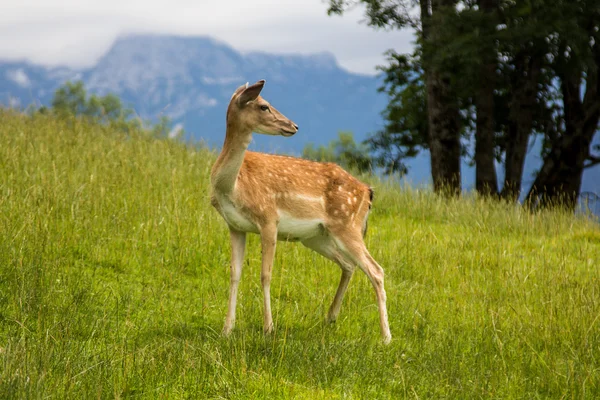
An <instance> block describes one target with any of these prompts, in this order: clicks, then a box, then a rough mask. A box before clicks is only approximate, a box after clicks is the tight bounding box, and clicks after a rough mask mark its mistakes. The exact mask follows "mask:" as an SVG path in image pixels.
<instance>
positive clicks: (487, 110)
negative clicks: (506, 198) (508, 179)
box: [475, 0, 498, 196]
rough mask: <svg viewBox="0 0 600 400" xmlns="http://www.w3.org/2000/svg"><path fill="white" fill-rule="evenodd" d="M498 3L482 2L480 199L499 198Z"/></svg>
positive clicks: (478, 147)
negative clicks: (494, 17)
mask: <svg viewBox="0 0 600 400" xmlns="http://www.w3.org/2000/svg"><path fill="white" fill-rule="evenodd" d="M496 5H497V0H479V8H480V10H481V11H482V12H483V13H485V14H486V15H485V17H486V18H484V20H483V22H484V25H483V26H482V30H483V35H485V40H486V43H485V44H484V47H483V49H482V51H484V52H485V53H484V54H483V56H482V58H483V62H482V63H481V66H480V68H479V89H478V92H477V96H476V99H475V106H476V108H477V119H476V122H475V123H476V126H475V189H476V190H477V192H478V193H479V194H480V195H483V196H490V195H497V194H498V178H497V177H496V167H495V164H494V133H495V131H494V88H495V84H496V64H497V59H496V49H495V45H494V37H493V34H494V32H495V29H496V27H495V24H494V23H493V21H491V20H489V19H490V18H489V17H490V16H491V14H492V13H493V12H494V10H495V7H496Z"/></svg>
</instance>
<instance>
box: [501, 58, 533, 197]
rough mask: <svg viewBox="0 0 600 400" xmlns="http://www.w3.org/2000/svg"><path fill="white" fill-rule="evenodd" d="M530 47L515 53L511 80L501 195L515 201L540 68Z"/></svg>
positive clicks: (518, 192)
mask: <svg viewBox="0 0 600 400" xmlns="http://www.w3.org/2000/svg"><path fill="white" fill-rule="evenodd" d="M532 51H534V50H530V51H528V52H526V51H523V52H521V54H519V55H517V59H516V62H515V70H516V72H515V73H516V74H517V76H516V77H515V79H514V80H513V83H512V85H511V86H512V89H513V91H514V95H513V97H512V100H511V102H510V123H509V126H508V132H507V135H506V136H507V143H506V160H505V175H504V186H503V187H502V193H501V195H502V197H503V198H505V199H508V200H512V201H516V200H518V199H519V195H520V193H521V186H522V182H523V167H524V165H525V156H526V155H527V142H528V141H529V135H530V134H531V130H532V128H533V113H534V107H535V103H536V95H537V83H538V79H539V76H540V72H541V59H540V57H539V56H538V55H535V54H531V52H532Z"/></svg>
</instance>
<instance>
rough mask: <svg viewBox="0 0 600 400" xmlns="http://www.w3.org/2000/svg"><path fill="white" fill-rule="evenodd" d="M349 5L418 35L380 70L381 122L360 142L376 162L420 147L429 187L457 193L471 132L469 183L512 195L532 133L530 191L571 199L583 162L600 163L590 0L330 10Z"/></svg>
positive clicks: (374, 0)
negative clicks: (534, 160)
mask: <svg viewBox="0 0 600 400" xmlns="http://www.w3.org/2000/svg"><path fill="white" fill-rule="evenodd" d="M357 4H363V5H364V6H365V9H366V11H365V14H366V16H367V22H368V23H369V24H370V25H371V26H374V27H379V28H387V29H396V28H404V27H408V26H409V27H412V28H414V29H415V31H416V35H417V42H416V44H417V45H416V48H415V51H414V53H413V54H411V55H402V54H396V53H394V52H393V51H391V52H389V53H388V54H389V55H390V56H389V58H388V59H389V61H390V64H389V65H388V66H386V67H383V68H381V70H382V71H383V72H384V75H385V83H384V87H383V88H382V90H384V91H386V92H387V93H388V94H389V96H390V104H389V105H388V107H387V109H386V111H385V112H384V117H385V118H386V121H387V122H386V126H385V128H384V129H383V130H382V131H381V132H378V133H377V134H376V135H374V136H372V137H371V138H370V139H369V144H370V145H371V148H372V150H373V151H374V153H375V155H376V161H377V162H378V163H379V164H380V165H382V164H383V165H384V168H385V169H386V170H387V171H389V170H390V169H394V168H403V166H404V164H403V159H404V158H406V157H412V156H414V155H415V154H417V153H418V152H419V151H420V150H422V149H428V150H429V151H430V153H431V167H432V177H433V181H434V189H435V190H436V191H440V190H441V187H444V186H443V185H444V184H448V183H449V184H450V186H449V187H450V190H451V192H455V191H456V190H457V188H458V187H459V186H458V185H459V182H455V181H453V179H455V178H457V177H460V167H459V166H458V165H457V160H460V157H461V156H464V155H466V154H467V149H468V148H467V147H464V146H463V147H461V144H460V141H461V138H462V140H463V141H464V142H465V143H469V142H471V141H472V140H474V145H475V146H474V154H473V161H474V164H475V168H476V182H475V185H476V189H477V191H478V192H479V193H480V194H483V195H496V194H501V195H502V197H504V198H506V199H509V200H511V201H516V200H517V199H519V198H520V192H521V189H522V188H523V186H524V183H523V171H524V165H525V158H526V154H527V151H528V147H529V146H528V145H529V141H530V139H531V138H532V137H533V136H541V137H542V139H543V143H544V146H543V153H542V155H543V156H544V165H543V167H542V169H541V171H540V172H539V174H538V175H537V177H536V180H535V182H534V186H533V187H532V189H531V190H530V192H529V195H528V198H529V199H530V200H532V202H533V203H536V204H537V203H548V201H549V202H551V203H552V202H554V203H555V202H556V201H558V200H561V201H563V202H565V203H564V204H565V205H567V206H568V207H570V208H573V207H574V205H575V201H576V198H577V193H579V190H580V186H581V175H582V173H583V170H584V169H585V168H588V167H590V166H593V165H596V164H598V163H600V156H599V155H596V154H594V151H593V150H594V149H591V148H590V146H591V143H592V140H593V137H594V134H595V133H596V131H597V127H598V119H599V117H600V95H599V94H600V86H599V84H598V81H599V78H598V73H599V68H600V62H599V61H600V55H599V53H600V51H599V50H598V46H599V45H598V44H597V43H598V40H600V37H598V36H599V29H600V27H599V22H600V11H599V10H600V0H576V1H567V0H559V1H550V0H518V1H512V0H510V1H509V0H461V1H458V0H455V1H452V0H419V1H418V2H416V1H413V2H410V1H402V0H356V1H345V0H330V8H329V13H342V12H343V11H344V10H346V9H347V8H349V7H352V6H355V5H357ZM413 4H415V5H419V10H420V15H419V17H416V18H413V17H412V16H411V13H410V7H411V5H413ZM416 119H419V120H420V121H426V122H427V127H424V126H423V125H424V123H415V120H416ZM425 132H426V133H425ZM497 161H501V162H503V164H504V172H505V173H504V181H503V185H502V188H501V189H502V190H501V192H500V193H498V189H499V188H498V182H497V176H496V171H495V163H496V162H497ZM385 165H387V166H388V167H385ZM390 166H391V167H390Z"/></svg>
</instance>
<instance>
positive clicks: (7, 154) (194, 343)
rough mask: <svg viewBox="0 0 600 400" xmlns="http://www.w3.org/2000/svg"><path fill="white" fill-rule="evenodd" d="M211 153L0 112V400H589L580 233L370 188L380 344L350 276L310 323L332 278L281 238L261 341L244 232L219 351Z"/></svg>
mask: <svg viewBox="0 0 600 400" xmlns="http://www.w3.org/2000/svg"><path fill="white" fill-rule="evenodd" d="M299 134H301V133H299ZM282 140H286V139H283V138H282ZM287 140H294V138H291V139H287ZM215 157H216V153H215V152H214V151H210V150H208V149H206V148H203V147H202V146H199V145H198V146H192V145H189V144H184V143H181V142H178V141H173V140H167V139H160V138H154V137H151V135H148V134H144V133H143V132H133V133H123V132H115V131H113V130H111V129H110V128H108V127H103V126H98V125H93V124H88V123H86V122H84V121H80V120H67V121H62V120H57V119H54V118H52V117H49V116H43V115H37V116H34V117H28V116H23V115H19V114H16V113H14V112H10V111H0V233H1V234H0V398H2V399H13V398H15V399H16V398H59V399H65V398H73V399H75V398H76V399H91V398H168V399H177V398H194V399H195V398H228V399H229V398H234V399H243V398H252V399H255V398H259V399H260V398H269V399H272V398H306V399H318V398H325V399H336V398H366V399H386V398H394V399H398V398H415V399H431V398H449V399H458V398H461V399H464V398H502V399H512V398H515V399H517V398H518V399H523V398H525V399H532V398H544V399H546V398H556V399H559V398H571V399H584V398H589V399H593V398H600V279H599V276H600V274H599V271H598V269H599V268H600V225H599V224H598V222H597V221H595V220H593V219H591V218H588V217H586V216H581V215H580V216H573V215H572V214H569V213H566V212H563V211H560V210H545V211H536V212H531V211H526V210H524V209H523V208H522V207H520V206H515V205H511V204H507V203H502V202H497V201H490V200H485V199H480V198H477V197H476V196H472V195H464V196H463V197H461V198H459V199H453V200H444V199H441V198H439V197H437V196H435V195H433V194H432V193H431V192H429V191H427V190H416V189H411V188H409V187H399V186H395V185H393V184H391V183H389V182H385V181H380V180H375V179H373V180H371V181H370V182H371V184H372V185H373V186H374V188H375V201H374V207H373V210H372V213H371V217H370V220H369V232H368V235H367V239H366V240H367V245H368V247H369V249H370V251H371V254H372V255H373V256H374V257H375V258H376V259H377V260H378V261H379V263H380V264H381V265H382V266H383V267H384V269H385V272H386V281H385V286H386V290H387V295H388V311H389V318H390V325H391V330H392V335H393V340H392V342H391V344H390V345H387V346H385V345H383V344H382V343H381V341H380V334H379V326H378V316H377V306H376V304H375V296H374V293H373V290H372V288H371V286H370V284H369V282H368V280H367V278H366V276H365V275H364V274H362V273H361V272H360V271H357V273H356V274H355V275H354V277H353V278H352V281H351V282H350V287H349V289H348V292H347V295H346V298H345V299H344V303H343V305H342V311H341V313H340V317H339V319H338V321H337V322H336V323H335V324H327V323H326V322H325V316H326V313H327V309H328V307H329V304H330V302H331V300H332V299H333V296H334V294H335V290H336V288H337V284H338V281H339V276H340V270H339V268H338V267H337V266H335V265H334V264H333V263H331V262H330V261H328V260H326V259H324V258H323V257H321V256H319V255H317V254H316V253H313V252H311V251H309V250H307V249H305V248H303V247H302V246H301V245H299V244H294V243H281V242H280V243H279V244H278V247H277V253H276V256H275V266H274V270H273V271H274V272H273V280H272V285H271V287H272V289H271V292H272V307H273V318H274V324H275V332H274V334H273V335H271V336H265V335H263V333H262V296H261V285H260V243H259V241H258V237H257V236H256V235H250V236H249V243H248V246H247V254H246V261H245V263H244V271H243V276H242V282H241V285H240V294H239V300H238V314H237V325H236V328H235V330H234V332H233V334H232V335H231V337H229V338H225V337H223V336H222V335H221V329H222V326H223V322H224V318H225V312H226V303H227V294H228V280H229V235H228V231H227V228H226V225H225V223H224V222H223V221H222V219H221V217H220V216H219V215H218V214H217V213H216V211H215V210H213V209H212V208H211V206H210V201H209V196H210V191H209V173H210V168H211V165H212V162H213V161H214V159H215Z"/></svg>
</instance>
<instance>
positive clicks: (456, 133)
mask: <svg viewBox="0 0 600 400" xmlns="http://www.w3.org/2000/svg"><path fill="white" fill-rule="evenodd" d="M455 2H456V0H432V1H431V3H430V2H429V1H427V0H421V2H420V4H421V20H422V24H423V33H422V34H423V39H424V41H425V42H429V43H428V45H429V46H428V47H429V48H430V49H435V48H436V46H435V42H436V38H438V37H440V36H441V35H443V30H442V27H441V26H440V25H439V21H438V23H436V24H431V23H430V18H431V14H430V12H429V9H431V12H432V13H436V12H440V9H441V8H444V7H453V6H454V4H455ZM430 6H431V7H430ZM429 59H431V57H424V62H423V65H424V70H425V75H426V85H427V117H428V123H429V135H428V136H429V137H428V139H429V150H430V154H431V177H432V179H433V189H434V191H435V192H436V193H443V194H446V195H457V194H459V193H460V153H461V151H460V126H459V125H460V124H459V108H458V104H457V99H456V96H455V95H454V93H453V92H452V88H451V86H450V79H449V77H447V76H444V74H443V71H441V70H440V69H439V68H437V67H436V66H434V65H432V64H433V63H431V62H430V61H428V60H429Z"/></svg>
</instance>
